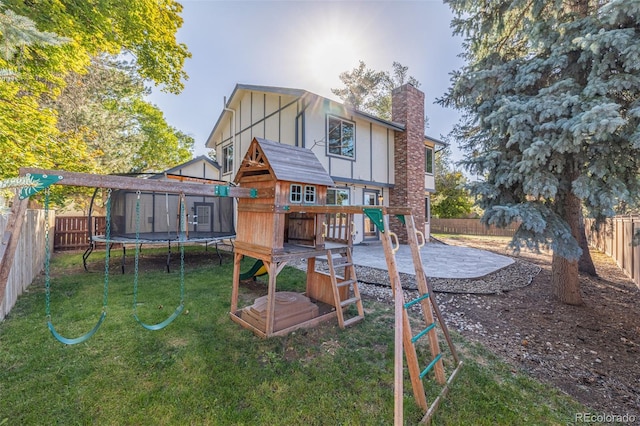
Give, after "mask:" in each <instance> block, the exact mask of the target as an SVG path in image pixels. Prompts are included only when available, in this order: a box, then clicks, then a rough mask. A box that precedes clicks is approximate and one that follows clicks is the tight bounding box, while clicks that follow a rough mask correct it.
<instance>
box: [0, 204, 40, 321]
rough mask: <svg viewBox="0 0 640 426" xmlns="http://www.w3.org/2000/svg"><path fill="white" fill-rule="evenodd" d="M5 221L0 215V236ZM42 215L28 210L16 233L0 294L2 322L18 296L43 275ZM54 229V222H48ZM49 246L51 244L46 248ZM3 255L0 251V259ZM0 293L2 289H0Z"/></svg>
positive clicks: (0, 317)
mask: <svg viewBox="0 0 640 426" xmlns="http://www.w3.org/2000/svg"><path fill="white" fill-rule="evenodd" d="M7 222H8V217H5V216H1V215H0V235H3V234H4V233H5V230H6V226H7ZM44 223H45V214H44V211H42V210H27V212H26V217H25V219H24V222H23V223H22V229H21V230H20V231H18V235H17V236H18V245H17V247H16V251H15V256H14V258H13V263H12V265H11V268H10V272H9V276H8V279H7V282H6V286H5V288H4V289H3V291H2V293H0V321H2V320H3V319H4V318H5V316H6V315H7V314H9V311H11V308H13V306H14V305H15V303H16V300H17V299H18V296H19V295H20V294H22V292H23V291H24V290H26V288H27V287H29V285H30V284H31V282H32V281H33V279H34V278H35V277H36V276H37V275H38V274H39V273H40V271H42V268H43V266H44V256H45V232H44ZM49 223H50V226H53V218H52V217H50V219H49ZM51 243H52V242H51V241H50V242H49V244H51ZM2 255H4V251H3V250H1V249H0V258H1V257H2ZM0 289H2V287H1V286H0Z"/></svg>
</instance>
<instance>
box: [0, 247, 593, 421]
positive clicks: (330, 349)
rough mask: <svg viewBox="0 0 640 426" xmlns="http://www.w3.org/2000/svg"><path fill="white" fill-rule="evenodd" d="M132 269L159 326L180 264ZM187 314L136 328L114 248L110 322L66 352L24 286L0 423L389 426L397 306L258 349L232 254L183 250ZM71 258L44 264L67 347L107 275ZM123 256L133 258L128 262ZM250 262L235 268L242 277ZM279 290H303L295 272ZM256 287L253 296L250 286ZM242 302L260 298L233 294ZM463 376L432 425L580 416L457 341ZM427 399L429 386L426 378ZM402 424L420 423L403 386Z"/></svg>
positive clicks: (92, 311)
mask: <svg viewBox="0 0 640 426" xmlns="http://www.w3.org/2000/svg"><path fill="white" fill-rule="evenodd" d="M144 255H145V258H144V259H143V260H142V263H141V273H140V284H139V286H140V288H139V294H138V302H139V308H138V311H139V312H138V313H139V315H140V317H141V319H142V320H143V321H145V322H148V323H152V322H159V321H162V320H163V319H164V318H166V317H167V316H168V315H170V314H171V312H173V310H174V309H175V306H176V305H177V304H178V300H179V275H178V271H179V265H178V263H177V262H178V259H177V257H178V256H174V261H173V262H174V264H173V265H172V272H171V273H170V274H167V273H166V272H164V271H163V267H162V261H163V259H162V255H160V256H159V259H160V261H158V262H155V263H153V262H152V260H153V256H152V251H145V252H144ZM186 258H187V265H186V306H185V310H184V312H183V314H182V315H180V316H179V317H178V318H177V319H176V321H174V322H173V323H172V324H171V325H169V326H168V327H167V328H165V329H163V330H160V331H147V330H145V329H143V328H142V327H141V326H140V325H138V324H137V323H136V322H135V320H134V319H133V318H132V302H133V275H132V270H133V267H132V266H131V265H129V267H128V270H127V274H125V275H122V274H120V269H119V262H120V259H119V253H118V252H117V251H114V252H113V256H112V263H111V274H110V277H109V307H108V315H107V318H106V320H105V322H104V324H103V325H102V327H101V328H100V330H98V332H97V333H96V334H95V335H94V336H93V337H92V338H91V339H90V340H88V341H87V342H85V343H82V344H79V345H73V346H66V345H63V344H61V343H59V342H58V341H56V340H55V339H53V337H52V336H51V334H50V333H49V331H48V329H47V326H46V318H45V315H44V313H45V297H44V285H43V280H42V279H40V280H38V281H37V282H35V283H33V284H32V285H31V287H30V288H29V290H28V291H27V292H26V293H25V294H23V295H22V296H21V297H20V299H19V300H18V303H17V305H16V306H15V307H14V309H13V310H12V312H11V314H10V315H9V316H8V317H7V318H6V320H5V321H4V322H2V323H0V425H3V424H7V425H29V424H65V425H68V424H114V425H121V424H136V425H147V424H148V425H162V424H166V425H184V424H197V425H202V424H211V425H256V424H260V425H276V424H278V425H303V424H304V425H336V424H344V425H388V424H392V423H393V310H392V306H390V305H386V304H380V303H376V302H372V301H366V302H365V308H366V310H367V315H366V319H365V321H363V322H361V323H359V324H357V325H356V326H354V327H351V328H349V329H347V330H340V329H339V328H338V327H337V325H336V324H335V322H328V323H325V324H323V325H321V326H319V327H317V328H314V329H309V330H299V331H297V332H295V333H292V334H290V335H289V336H286V337H279V338H272V339H268V340H262V339H259V338H257V337H255V336H254V335H253V334H252V333H251V332H249V331H247V330H245V329H243V328H241V327H240V326H238V325H237V324H236V323H234V322H232V321H231V320H230V319H229V316H228V310H229V301H230V298H231V273H232V265H231V259H230V257H227V258H225V261H224V264H223V265H222V266H218V262H217V258H214V256H212V255H210V254H205V253H204V250H203V249H202V248H199V247H196V248H189V250H188V252H187V255H186ZM91 260H92V263H91V264H90V272H85V271H83V270H82V268H81V255H80V254H64V255H56V256H55V258H54V260H53V263H52V276H53V279H52V299H51V310H52V319H53V323H54V324H55V325H56V327H57V330H58V331H59V332H60V333H61V334H62V335H64V336H66V337H77V336H78V335H81V334H83V333H84V332H86V331H88V330H89V329H91V328H92V327H93V325H94V323H95V321H96V320H97V318H98V317H99V315H100V312H101V305H102V295H103V289H102V285H103V281H104V267H103V265H102V264H101V259H100V254H99V253H97V254H94V255H92V259H91ZM131 260H132V257H130V258H129V263H131ZM250 264H251V259H247V260H246V263H244V265H243V270H245V269H248V268H249V266H250ZM278 284H279V288H280V289H302V288H303V287H304V273H303V272H301V271H298V270H294V269H291V268H285V270H284V271H283V272H282V273H281V275H280V276H279V277H278ZM254 291H255V290H254ZM241 297H242V298H243V300H246V301H250V300H253V298H255V297H256V294H255V293H250V292H249V290H248V289H246V288H244V289H243V290H242V295H241ZM456 340H457V342H458V346H459V351H460V352H461V354H462V356H463V357H464V361H465V366H464V367H463V369H462V372H461V374H460V375H459V376H458V378H457V380H456V381H455V383H454V385H453V387H452V390H451V392H450V394H449V396H448V398H447V399H446V401H445V402H444V404H443V405H442V406H441V407H440V409H439V411H438V413H437V414H436V416H435V417H434V422H433V423H434V424H487V425H494V424H505V425H510V424H567V423H570V422H572V421H573V417H574V414H573V413H575V412H578V411H584V408H583V407H581V406H579V405H578V404H576V403H575V402H574V401H572V400H570V399H569V398H568V397H566V396H563V395H561V394H560V393H559V392H557V391H555V390H553V389H551V388H549V387H547V386H544V385H542V384H540V383H538V382H535V381H533V380H531V379H529V378H527V377H526V376H525V375H523V374H521V373H519V372H514V371H513V368H512V367H511V366H508V365H506V364H504V363H502V362H501V361H499V360H498V359H496V358H495V357H494V356H493V355H492V354H491V353H489V352H488V351H486V350H485V349H484V348H482V347H480V346H478V345H475V344H470V343H467V342H464V341H463V340H462V339H461V338H460V337H459V336H456ZM425 383H426V384H427V385H428V388H429V396H430V399H433V397H434V396H435V395H437V392H438V389H437V387H436V386H434V385H433V384H432V383H431V381H429V380H428V379H427V380H426V381H425ZM404 408H405V411H404V414H405V423H406V424H416V423H417V422H418V421H419V420H420V418H421V417H422V413H421V412H420V410H419V409H418V407H417V406H416V405H415V404H414V402H413V397H412V393H411V386H410V382H409V380H408V376H407V377H406V378H405V398H404Z"/></svg>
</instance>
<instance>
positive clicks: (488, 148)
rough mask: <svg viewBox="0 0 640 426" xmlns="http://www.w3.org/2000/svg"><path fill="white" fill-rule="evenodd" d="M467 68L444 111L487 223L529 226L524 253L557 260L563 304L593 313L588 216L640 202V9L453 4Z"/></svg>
mask: <svg viewBox="0 0 640 426" xmlns="http://www.w3.org/2000/svg"><path fill="white" fill-rule="evenodd" d="M445 3H448V4H449V6H450V7H451V8H452V10H453V12H454V14H455V19H454V20H453V22H452V26H453V28H454V32H455V33H456V34H459V35H462V36H464V37H465V42H464V47H465V54H464V57H465V59H466V61H467V63H466V65H465V66H464V67H463V68H462V69H461V70H458V71H456V72H454V73H453V74H452V85H451V87H450V88H449V90H448V92H447V93H446V94H445V96H444V97H443V98H442V99H441V100H440V102H441V103H442V104H444V105H447V106H452V107H455V108H458V109H460V110H462V111H463V112H464V119H463V121H462V122H461V123H460V124H459V125H458V126H457V128H456V129H455V131H454V135H455V136H456V138H457V139H458V141H459V142H460V144H461V146H462V147H463V148H464V149H466V150H467V152H469V153H472V152H477V156H469V157H468V159H466V160H465V164H466V166H467V167H468V169H469V170H470V171H471V172H472V173H474V174H475V173H478V174H479V175H483V176H486V179H485V180H484V181H481V182H475V183H473V187H472V193H473V194H474V195H475V196H477V197H478V200H479V204H480V206H481V207H482V208H483V209H484V215H483V221H484V222H485V223H488V224H496V225H498V226H506V225H508V224H509V223H511V222H513V221H515V220H522V225H521V226H520V227H519V229H518V231H517V232H516V235H515V236H514V239H513V241H512V243H511V244H512V247H513V248H514V249H515V250H518V249H520V248H521V247H523V246H526V247H529V248H532V249H538V248H540V247H549V248H551V249H552V250H553V262H552V284H553V288H554V294H555V295H556V297H557V298H558V299H559V300H561V301H562V302H564V303H568V304H581V303H582V298H581V293H580V287H579V281H578V259H579V257H580V255H581V253H582V250H581V249H580V244H579V239H580V220H581V209H582V207H583V206H584V207H585V209H586V211H587V213H588V215H590V216H592V217H595V218H596V219H597V220H598V221H602V220H603V219H604V218H605V217H608V216H612V215H613V214H614V208H615V207H616V205H617V204H618V203H620V202H626V203H630V204H635V203H636V202H637V197H638V194H640V182H639V178H638V176H639V162H640V26H638V22H640V0H551V1H549V0H482V1H477V0H445Z"/></svg>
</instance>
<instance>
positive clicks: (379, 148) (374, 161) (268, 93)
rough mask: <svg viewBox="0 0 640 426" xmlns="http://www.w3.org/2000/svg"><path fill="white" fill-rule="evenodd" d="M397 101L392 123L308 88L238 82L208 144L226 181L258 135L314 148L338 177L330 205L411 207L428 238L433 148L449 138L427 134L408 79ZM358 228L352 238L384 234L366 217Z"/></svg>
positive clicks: (419, 96) (420, 101) (418, 97)
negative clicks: (379, 232) (442, 139)
mask: <svg viewBox="0 0 640 426" xmlns="http://www.w3.org/2000/svg"><path fill="white" fill-rule="evenodd" d="M392 98H393V100H392V105H393V108H392V111H393V112H392V115H393V117H392V120H391V121H388V120H383V119H381V118H378V117H374V116H372V115H370V114H367V113H364V112H362V111H358V110H355V109H352V108H349V107H347V106H345V105H344V104H342V103H340V102H336V101H334V100H331V99H328V98H325V97H322V96H318V95H316V94H313V93H311V92H308V91H305V90H300V89H290V88H282V87H269V86H254V85H246V84H238V85H236V87H235V89H234V90H233V93H231V96H230V97H229V99H228V100H227V99H226V98H225V104H224V108H223V110H222V112H221V114H220V117H219V118H218V120H217V122H216V124H215V126H214V127H213V130H212V131H211V134H210V135H209V138H208V139H207V143H206V146H207V147H208V148H211V149H215V150H216V155H217V158H218V162H219V163H220V165H221V167H222V170H221V179H222V180H225V181H233V178H234V176H235V174H236V172H237V170H238V167H239V165H240V163H241V161H242V158H243V156H244V154H245V152H246V150H247V149H248V147H249V144H250V143H251V141H252V140H253V138H254V137H258V138H264V139H269V140H272V141H276V142H280V143H283V144H289V145H293V146H299V147H304V148H309V149H311V150H312V151H313V152H314V154H315V155H316V156H317V157H318V159H319V160H320V162H321V164H322V165H323V167H324V168H325V170H326V171H327V172H328V173H329V175H330V176H331V178H332V179H333V180H334V182H335V186H334V187H332V188H329V190H328V194H327V202H328V204H336V205H345V204H350V205H381V204H383V205H392V206H407V207H412V208H413V209H414V216H415V220H416V226H417V227H418V229H424V230H425V235H426V236H427V237H428V235H429V196H430V194H431V193H432V192H433V191H434V190H435V178H434V172H435V170H434V167H435V161H434V160H435V150H436V149H437V147H438V146H443V145H444V143H443V142H441V141H439V140H437V139H434V138H430V137H427V136H425V134H424V93H422V92H421V91H420V90H418V89H416V88H415V87H413V86H411V85H410V84H406V85H404V86H401V87H399V88H397V89H395V90H394V91H393V95H392ZM301 173H304V170H301ZM354 226H355V232H356V234H355V236H354V243H360V242H363V241H367V240H377V239H378V238H379V237H378V233H377V230H376V227H375V226H374V225H373V224H372V223H371V222H370V220H369V219H368V218H367V217H366V216H364V215H357V216H356V217H355V218H354ZM393 226H400V225H399V224H395V225H394V224H392V227H393ZM399 235H400V234H399Z"/></svg>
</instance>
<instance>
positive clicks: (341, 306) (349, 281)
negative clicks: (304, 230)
mask: <svg viewBox="0 0 640 426" xmlns="http://www.w3.org/2000/svg"><path fill="white" fill-rule="evenodd" d="M336 260H337V261H336ZM327 263H328V265H329V276H330V277H331V288H332V290H333V299H334V302H335V303H334V305H335V307H336V314H337V317H338V325H339V326H340V328H345V327H348V326H349V325H351V324H354V323H356V322H358V321H360V320H362V319H364V308H363V307H362V298H361V297H360V290H359V289H358V279H357V278H356V269H355V267H354V265H353V258H352V256H351V248H348V249H347V250H346V252H342V253H340V258H336V259H334V257H333V253H331V250H327ZM337 269H343V270H344V272H343V274H342V276H338V275H337V274H336V270H337ZM345 288H346V291H344V290H342V293H343V294H345V293H346V298H345V299H343V298H342V296H341V294H340V293H341V289H345ZM354 304H355V305H356V308H357V309H358V314H357V315H355V316H352V317H351V318H348V319H345V313H346V309H345V308H347V307H348V306H350V305H354Z"/></svg>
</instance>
